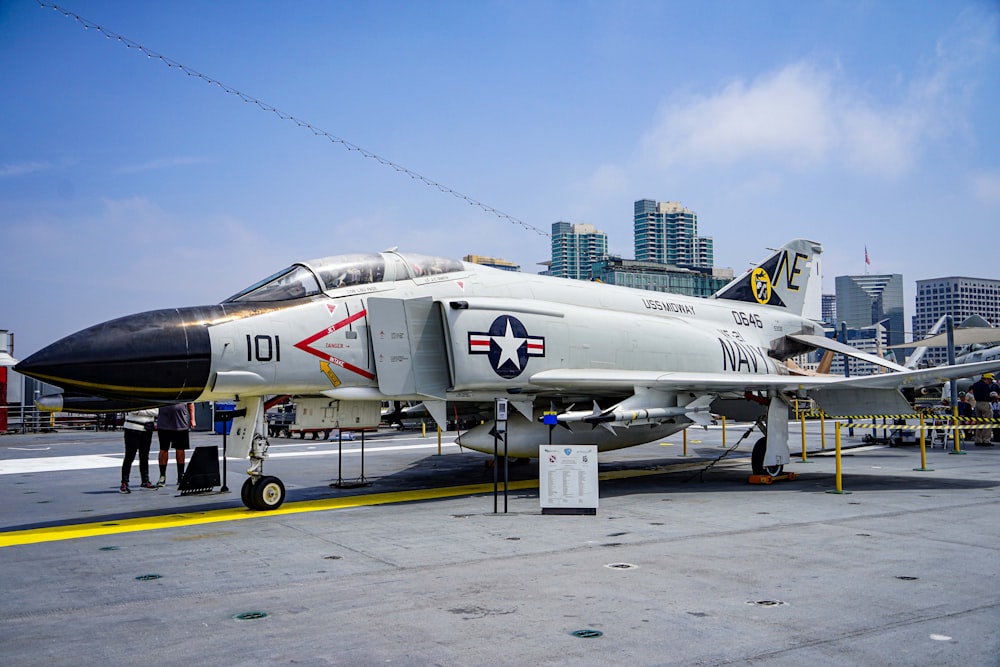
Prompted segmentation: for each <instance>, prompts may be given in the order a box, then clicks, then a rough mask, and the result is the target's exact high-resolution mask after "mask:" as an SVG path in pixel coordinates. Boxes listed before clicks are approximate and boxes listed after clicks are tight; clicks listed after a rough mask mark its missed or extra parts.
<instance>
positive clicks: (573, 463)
mask: <svg viewBox="0 0 1000 667" xmlns="http://www.w3.org/2000/svg"><path fill="white" fill-rule="evenodd" d="M538 461H539V464H538V491H539V492H538V499H539V502H540V504H541V506H542V514H596V513H597V503H598V483H597V446H596V445H577V446H568V445H564V446H562V447H557V446H555V445H539V447H538Z"/></svg>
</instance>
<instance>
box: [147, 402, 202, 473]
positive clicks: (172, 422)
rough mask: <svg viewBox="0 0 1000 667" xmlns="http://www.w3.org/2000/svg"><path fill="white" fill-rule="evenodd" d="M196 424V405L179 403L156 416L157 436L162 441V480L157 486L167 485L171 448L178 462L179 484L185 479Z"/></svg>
mask: <svg viewBox="0 0 1000 667" xmlns="http://www.w3.org/2000/svg"><path fill="white" fill-rule="evenodd" d="M194 427H195V423H194V403H178V404H177V405H167V406H164V407H162V408H160V410H159V412H158V413H157V415H156V435H157V438H158V439H159V441H160V458H159V464H160V479H159V481H157V482H156V485H157V486H164V485H166V483H167V460H168V459H169V456H170V449H171V447H172V448H173V450H174V459H175V460H176V461H177V483H178V484H180V483H181V479H182V478H183V477H184V458H185V455H186V452H187V448H188V445H189V444H190V434H191V429H193V428H194Z"/></svg>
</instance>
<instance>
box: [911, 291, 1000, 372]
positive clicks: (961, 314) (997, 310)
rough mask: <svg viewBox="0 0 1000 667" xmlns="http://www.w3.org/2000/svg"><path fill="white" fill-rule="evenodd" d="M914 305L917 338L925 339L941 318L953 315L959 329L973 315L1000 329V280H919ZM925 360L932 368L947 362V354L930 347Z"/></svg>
mask: <svg viewBox="0 0 1000 667" xmlns="http://www.w3.org/2000/svg"><path fill="white" fill-rule="evenodd" d="M915 305H916V308H915V309H914V312H915V313H916V314H915V315H914V316H913V338H914V339H920V338H923V337H924V335H925V334H926V333H927V331H928V330H929V329H930V328H931V327H933V326H934V324H935V323H936V322H937V321H938V320H939V319H941V316H942V315H951V316H952V318H953V320H954V322H955V325H956V326H958V325H959V324H961V323H962V322H963V321H965V320H966V319H967V318H969V317H971V316H972V315H979V316H980V317H982V318H983V319H985V320H986V321H987V322H989V323H990V324H991V325H992V326H1000V280H991V279H988V278H966V277H956V276H951V277H948V278H929V279H927V280H918V281H917V294H916V304H915ZM924 360H925V361H927V362H929V363H931V364H932V365H937V364H943V363H946V362H947V360H948V351H947V350H945V348H943V347H933V348H930V349H928V350H927V353H926V354H925V355H924Z"/></svg>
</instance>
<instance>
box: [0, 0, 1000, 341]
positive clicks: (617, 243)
mask: <svg viewBox="0 0 1000 667" xmlns="http://www.w3.org/2000/svg"><path fill="white" fill-rule="evenodd" d="M58 4H60V5H61V6H62V7H64V8H65V9H67V10H68V11H71V12H75V13H77V14H79V15H81V16H82V17H84V18H85V19H87V20H88V21H91V22H93V23H94V24H98V25H100V26H102V27H103V28H106V29H107V30H109V31H112V32H114V33H116V34H119V35H122V36H123V37H126V38H128V39H129V40H131V41H132V42H134V43H138V44H141V45H142V46H144V47H146V48H147V49H149V50H151V51H154V52H156V53H158V54H162V55H163V56H165V57H167V58H169V59H171V60H172V61H175V62H178V63H181V64H183V65H185V66H187V67H189V68H191V69H192V70H195V71H197V72H199V73H201V74H203V75H205V76H207V77H209V78H211V79H213V80H216V81H219V82H222V83H223V84H225V85H227V86H229V87H230V88H231V89H234V90H238V91H240V92H242V93H244V94H245V95H248V96H251V97H253V98H255V99H257V100H260V101H262V102H265V103H267V104H269V105H272V106H274V107H277V108H278V109H280V110H282V111H283V112H286V113H287V114H291V115H293V116H295V117H296V118H298V119H301V120H303V121H306V122H308V123H311V124H312V125H313V126H315V127H318V128H320V129H321V130H323V131H325V132H329V133H330V134H332V135H335V136H337V137H340V138H343V139H345V140H347V141H349V142H351V143H352V144H354V145H357V146H360V147H362V148H364V149H366V150H367V151H371V152H372V153H375V154H377V155H380V156H382V157H384V158H387V159H389V160H392V161H393V162H395V163H398V164H400V165H402V166H404V167H406V168H408V169H410V170H412V171H414V172H416V173H419V174H421V175H423V176H425V177H427V178H429V179H431V180H433V181H436V182H438V183H441V184H442V185H444V186H446V187H448V188H452V189H454V190H456V191H458V192H460V193H462V194H464V195H467V196H469V197H471V198H473V199H475V200H477V201H480V202H483V203H484V204H486V205H488V206H492V207H495V208H496V209H499V210H501V211H503V212H504V213H507V214H509V215H511V216H513V217H515V218H517V219H519V220H521V221H523V222H524V223H526V224H527V225H530V226H533V227H536V228H539V229H541V230H543V231H545V232H548V231H549V229H550V226H551V224H552V223H553V222H556V221H560V220H565V221H569V222H575V223H591V224H594V225H596V226H597V227H598V228H599V229H601V230H603V231H605V232H606V233H607V234H608V235H609V245H610V249H611V251H612V252H614V253H617V254H621V255H622V256H625V257H631V256H633V249H632V203H633V201H635V200H636V199H641V198H649V199H656V200H659V201H666V200H672V201H680V202H682V203H683V204H684V205H685V206H688V207H690V208H692V209H693V210H694V211H696V212H697V213H698V216H699V233H700V234H702V235H706V236H712V237H714V239H715V252H716V265H717V266H724V267H732V268H734V269H735V270H736V271H741V270H743V269H744V268H746V267H747V266H748V265H749V264H750V263H752V262H754V261H756V260H759V259H761V258H762V257H763V256H764V255H765V254H766V250H765V249H766V248H767V247H776V246H778V245H780V244H781V243H783V242H784V241H786V240H788V239H790V238H794V237H799V236H804V237H807V238H811V239H813V240H816V241H820V242H822V243H823V245H824V247H825V249H826V252H825V255H824V274H825V280H824V287H825V291H828V292H832V291H833V278H834V276H836V275H843V274H855V273H863V272H864V271H865V268H866V267H865V264H864V249H865V247H866V246H867V248H868V252H869V255H870V257H871V262H872V264H871V266H870V267H868V268H869V271H870V272H872V273H875V272H884V273H902V274H903V276H904V281H905V284H906V287H907V290H908V294H907V308H908V312H907V315H908V316H909V315H911V314H912V312H910V311H911V309H912V293H913V283H914V281H915V280H917V279H922V278H931V277H938V276H948V275H970V276H978V277H988V278H998V277H1000V268H998V267H1000V234H998V230H1000V122H998V120H997V119H998V118H1000V112H998V109H1000V4H998V3H997V2H996V1H995V0H993V1H987V0H968V1H965V2H963V1H961V0H959V1H949V2H943V1H942V2H933V1H928V2H916V3H915V2H892V1H884V2H871V1H857V2H847V1H844V2H832V1H829V2H828V1H822V0H819V1H815V2H805V3H803V2H798V1H797V2H783V1H774V2H735V1H734V2H713V1H708V2H639V1H635V2H630V1H617V2H611V1H607V2H577V1H574V2H546V1H531V2H529V1H511V0H506V1H496V2H468V1H463V2H427V3H412V2H389V1H375V2H309V1H303V2H296V3H277V2H254V1H251V2H246V1H243V2H229V1H220V2H212V3H206V2H193V1H187V0H178V1H175V2H169V3H168V2H124V1H102V0H91V1H89V2H81V1H79V0H62V1H61V2H59V3H58ZM0 63H2V67H0V90H3V91H4V95H3V97H4V104H3V112H2V119H3V122H2V123H0V248H2V250H3V252H2V253H0V281H2V282H0V285H2V287H0V329H9V330H11V331H14V332H15V334H16V347H15V352H16V356H18V357H21V358H23V357H24V356H27V355H28V354H30V353H31V352H33V351H35V350H37V349H39V348H40V347H42V346H44V345H46V344H48V343H50V342H52V341H53V340H55V339H57V338H59V337H61V336H64V335H66V334H69V333H71V332H73V331H75V330H77V329H80V328H83V327H85V326H89V325H90V324H94V323H96V322H99V321H103V320H105V319H109V318H112V317H117V316H120V315H124V314H128V313H132V312H138V311H142V310H150V309H154V308H165V307H173V306H184V305H196V304H204V303H217V302H218V301H220V300H222V299H224V298H225V297H227V296H229V295H230V294H232V293H234V292H236V291H238V290H239V289H240V288H242V287H244V286H246V285H248V284H250V283H252V282H254V281H255V280H257V279H258V278H261V277H263V276H265V275H268V274H270V273H272V272H274V271H276V270H277V269H280V268H282V267H283V266H286V265H288V264H290V263H292V262H293V261H295V260H297V259H308V258H313V257H322V256H326V255H332V254H338V253H342V252H355V251H371V250H383V249H385V248H387V247H390V246H399V247H400V248H401V249H404V250H413V251H419V252H425V253H432V254H440V255H446V256H450V257H458V258H460V257H461V256H463V255H465V254H468V253H476V254H484V255H493V256H498V257H503V258H506V259H509V260H513V261H516V262H518V263H520V264H521V265H522V266H523V267H524V268H525V269H526V270H531V271H535V270H537V269H538V267H537V266H536V264H537V262H540V261H543V260H545V259H548V257H549V245H548V239H547V237H545V236H541V235H539V234H537V233H535V232H533V231H530V230H526V229H525V228H524V227H522V226H518V225H514V224H511V223H510V222H508V221H506V220H504V219H501V218H498V217H497V216H495V215H493V214H490V213H488V212H485V211H483V210H482V209H480V208H478V207H476V206H471V205H469V204H468V203H466V202H465V201H463V200H461V199H459V198H457V197H454V196H452V195H449V194H445V193H442V192H440V191H439V190H438V189H435V188H432V187H428V186H427V185H425V184H422V183H421V182H420V181H418V180H415V179H413V178H410V177H409V176H407V175H405V174H401V173H399V172H397V171H396V170H394V169H392V168H390V167H387V166H385V165H383V164H380V163H378V162H377V161H375V160H373V159H371V158H366V157H364V156H363V155H362V154H361V153H359V152H357V151H349V150H347V149H346V148H345V147H344V146H343V145H342V144H338V143H334V142H331V141H329V140H328V139H326V138H324V137H322V136H316V135H315V134H313V133H312V132H311V131H309V130H308V129H303V128H302V127H299V126H297V125H296V124H295V123H294V122H291V121H289V120H283V119H281V118H279V116H278V115H276V114H274V113H271V112H266V111H263V110H261V109H260V108H259V107H258V106H256V105H254V104H253V103H248V102H245V101H243V100H241V99H240V98H239V97H237V96H236V95H235V94H232V93H226V92H224V91H223V90H222V89H221V88H220V87H219V86H216V85H211V84H209V83H206V82H205V81H204V80H203V79H200V78H198V77H196V76H190V75H187V74H185V73H184V72H183V71H180V70H178V69H177V68H168V67H167V66H166V65H164V64H163V63H162V62H160V61H158V60H156V59H152V58H149V57H147V56H146V55H144V54H143V53H142V52H140V51H139V50H137V49H134V48H132V49H130V48H126V46H124V45H123V44H122V43H121V42H118V41H117V40H114V39H107V38H106V37H105V36H104V35H102V34H101V33H100V32H98V31H97V30H94V29H84V27H83V26H82V24H81V23H79V22H78V21H75V20H73V19H72V18H66V17H65V16H64V15H63V14H61V13H59V12H56V11H54V10H52V9H48V8H42V7H40V6H39V4H38V3H37V2H35V1H34V0H3V1H0ZM907 324H909V320H907Z"/></svg>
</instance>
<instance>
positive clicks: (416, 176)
mask: <svg viewBox="0 0 1000 667" xmlns="http://www.w3.org/2000/svg"><path fill="white" fill-rule="evenodd" d="M38 4H39V6H40V7H42V8H44V9H52V10H55V11H57V12H60V13H61V14H63V15H64V16H65V17H66V18H71V19H73V20H75V21H76V22H77V23H79V24H80V25H81V26H83V28H84V29H85V30H95V31H97V32H98V33H100V34H102V35H104V36H105V37H106V38H107V39H110V40H114V41H117V42H119V43H120V44H123V45H124V46H125V47H126V48H128V49H135V50H137V51H139V52H140V53H142V54H144V55H145V56H146V57H147V58H148V59H150V60H158V61H160V62H161V63H163V64H164V65H166V66H167V67H168V68H170V69H174V68H176V69H178V70H180V71H182V72H184V73H185V74H186V75H188V76H193V77H195V78H198V79H201V80H202V81H204V82H205V83H207V84H209V85H211V86H216V87H218V88H220V89H222V90H223V91H224V92H225V93H227V94H229V95H234V96H236V97H238V98H239V99H241V100H243V101H244V102H245V103H247V104H253V105H254V106H256V107H257V108H259V109H260V110H261V111H265V112H268V113H273V114H274V115H275V116H277V117H278V118H279V119H281V120H287V121H291V122H292V123H295V125H296V126H298V127H301V128H303V129H306V130H308V131H310V132H312V133H313V134H314V135H315V136H318V137H323V138H325V139H327V140H329V141H330V142H331V143H333V144H339V145H341V146H342V147H344V148H345V149H346V150H347V151H349V152H356V153H358V154H360V155H361V156H362V157H365V158H368V159H370V160H374V161H375V162H378V163H379V164H381V165H384V166H386V167H391V168H392V169H393V170H395V171H396V172H398V173H401V174H405V175H407V176H409V177H410V178H411V179H413V180H416V181H420V182H421V183H423V184H424V185H426V186H428V187H431V188H434V189H436V190H438V191H440V192H442V193H444V194H448V195H451V196H453V197H455V198H457V199H460V200H462V201H464V202H466V203H467V204H469V205H470V206H475V207H477V208H479V209H481V210H482V211H484V212H486V213H489V214H491V215H493V216H495V217H497V218H499V219H501V220H506V221H507V222H510V223H511V224H514V225H518V226H520V227H522V228H523V229H525V230H527V231H531V232H535V233H536V234H538V235H539V236H545V237H549V236H551V234H549V233H548V232H546V231H544V230H542V229H539V228H538V227H535V226H534V225H530V224H528V223H527V222H524V221H523V220H521V219H519V218H516V217H514V216H512V215H510V214H508V213H504V212H503V211H501V210H499V209H497V208H495V207H493V206H490V205H488V204H485V203H483V202H481V201H479V200H478V199H474V198H473V197H470V196H468V195H466V194H463V193H461V192H459V191H458V190H455V189H453V188H450V187H448V186H447V185H444V184H443V183H439V182H438V181H435V180H433V179H431V178H428V177H426V176H424V175H422V174H420V173H418V172H416V171H413V170H412V169H409V168H408V167H404V166H403V165H401V164H399V163H397V162H393V161H392V160H390V159H388V158H385V157H382V156H381V155H378V154H377V153H374V152H372V151H370V150H368V149H366V148H363V147H361V146H358V145H357V144H355V143H352V142H350V141H348V140H347V139H344V138H343V137H339V136H337V135H335V134H332V133H330V132H327V131H326V130H324V129H322V128H320V127H317V126H316V125H313V124H312V123H310V122H309V121H306V120H303V119H301V118H298V117H297V116H295V115H293V114H290V113H287V112H285V111H282V110H280V109H278V108H277V107H275V106H274V105H272V104H269V103H267V102H264V101H263V100H259V99H257V98H256V97H253V96H251V95H248V94H246V93H244V92H242V91H240V90H237V89H236V88H233V87H232V86H229V85H226V84H225V83H223V82H221V81H219V80H218V79H215V78H213V77H210V76H208V75H206V74H202V73H201V72H199V71H198V70H196V69H193V68H191V67H188V66H187V65H185V64H183V63H180V62H177V61H176V60H173V59H172V58H169V57H167V56H164V55H163V54H160V53H157V52H156V51H153V50H152V49H149V48H147V47H145V46H143V45H142V44H140V43H138V42H136V41H134V40H131V39H129V38H128V37H125V36H123V35H120V34H118V33H116V32H113V31H111V30H108V29H107V28H105V27H103V26H101V25H99V24H97V23H95V22H93V21H91V20H89V19H86V18H84V17H82V16H80V15H79V14H76V13H75V12H72V11H70V10H68V9H65V8H63V7H60V6H59V5H54V4H51V3H47V2H43V1H42V0H38Z"/></svg>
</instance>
